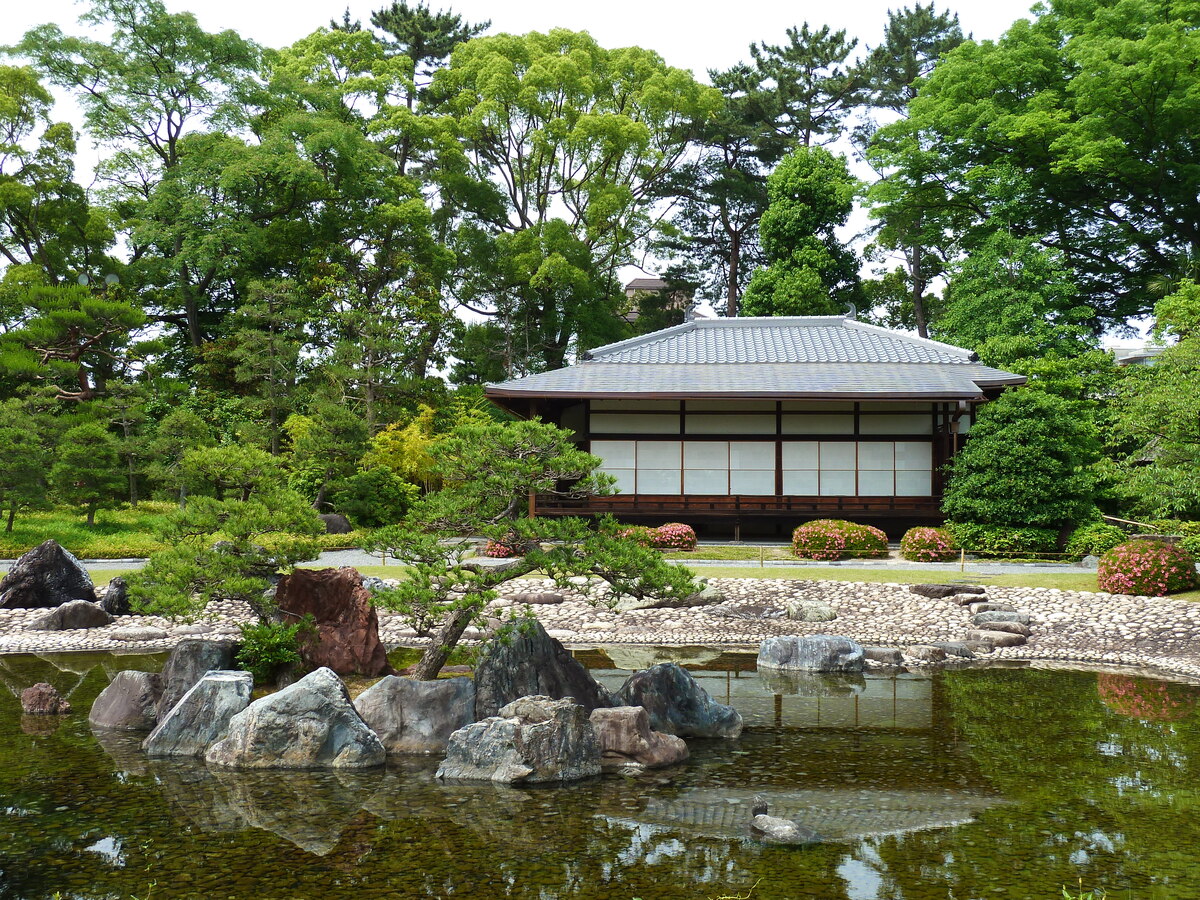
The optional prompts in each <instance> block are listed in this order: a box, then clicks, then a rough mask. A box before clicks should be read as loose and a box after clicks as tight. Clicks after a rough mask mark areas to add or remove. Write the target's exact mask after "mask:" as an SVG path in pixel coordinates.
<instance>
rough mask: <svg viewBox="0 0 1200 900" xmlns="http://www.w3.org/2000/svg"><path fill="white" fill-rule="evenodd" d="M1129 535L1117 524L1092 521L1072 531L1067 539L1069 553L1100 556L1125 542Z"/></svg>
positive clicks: (1072, 554)
mask: <svg viewBox="0 0 1200 900" xmlns="http://www.w3.org/2000/svg"><path fill="white" fill-rule="evenodd" d="M1127 537H1128V535H1127V534H1126V533H1125V532H1124V531H1122V530H1121V529H1120V528H1118V527H1117V526H1116V525H1108V524H1105V523H1104V522H1092V523H1091V524H1090V525H1081V526H1080V527H1078V528H1076V529H1075V530H1074V531H1072V532H1071V537H1070V538H1069V539H1068V540H1067V553H1069V554H1070V555H1071V556H1100V555H1101V554H1102V553H1105V552H1107V551H1108V550H1111V549H1112V548H1113V547H1115V546H1117V544H1123V543H1125V539H1126V538H1127Z"/></svg>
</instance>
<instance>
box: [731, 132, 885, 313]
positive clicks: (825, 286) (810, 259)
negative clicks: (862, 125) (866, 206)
mask: <svg viewBox="0 0 1200 900" xmlns="http://www.w3.org/2000/svg"><path fill="white" fill-rule="evenodd" d="M857 191H858V181H857V180H856V179H855V178H854V177H853V176H851V175H850V172H849V170H848V168H847V166H846V160H845V159H844V158H843V157H840V156H834V155H833V154H832V153H830V152H829V151H828V150H825V149H823V148H821V147H798V148H797V149H796V150H794V151H792V152H791V153H790V154H788V156H786V157H785V158H784V160H783V162H781V163H780V164H779V166H778V167H777V168H776V169H775V171H774V172H772V173H771V176H770V177H769V178H768V179H767V193H768V196H769V197H770V206H768V207H767V211H766V212H764V213H763V216H762V221H761V222H760V223H759V231H760V234H761V237H762V244H763V251H764V253H765V254H766V256H767V259H768V260H769V261H770V262H769V264H768V265H767V266H766V267H764V268H760V269H759V270H758V271H756V272H755V273H754V276H753V277H752V278H751V279H750V286H749V287H748V288H747V289H746V295H745V297H744V299H743V303H742V309H743V312H745V313H746V314H747V315H751V316H788V315H791V316H799V315H838V314H840V313H843V312H845V310H846V306H847V304H850V303H858V302H861V300H860V292H861V287H860V284H859V278H858V259H857V257H856V256H855V254H854V253H853V252H852V251H851V250H849V249H848V248H847V247H845V246H844V245H843V244H842V243H841V242H840V241H839V240H838V237H837V234H836V229H837V228H838V227H840V226H842V225H845V224H846V221H847V220H848V219H849V217H850V212H851V210H852V208H853V205H854V196H855V194H856V193H857Z"/></svg>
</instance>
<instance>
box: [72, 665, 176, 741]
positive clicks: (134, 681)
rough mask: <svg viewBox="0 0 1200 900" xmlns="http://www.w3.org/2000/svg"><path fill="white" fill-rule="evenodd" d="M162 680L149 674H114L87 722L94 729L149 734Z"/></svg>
mask: <svg viewBox="0 0 1200 900" xmlns="http://www.w3.org/2000/svg"><path fill="white" fill-rule="evenodd" d="M161 696H162V679H161V678H160V677H159V676H158V675H156V674H153V673H151V672H135V671H133V670H132V669H126V670H125V671H124V672H118V673H117V674H116V676H114V677H113V680H112V681H111V682H109V685H108V687H106V688H105V689H104V690H102V691H101V692H100V696H98V697H97V698H96V702H95V703H93V704H92V711H91V712H90V713H89V714H88V721H89V722H90V723H91V724H92V726H93V727H95V728H108V729H112V730H114V731H149V730H150V729H151V728H153V727H154V722H155V719H156V718H157V716H158V700H159V698H160V697H161Z"/></svg>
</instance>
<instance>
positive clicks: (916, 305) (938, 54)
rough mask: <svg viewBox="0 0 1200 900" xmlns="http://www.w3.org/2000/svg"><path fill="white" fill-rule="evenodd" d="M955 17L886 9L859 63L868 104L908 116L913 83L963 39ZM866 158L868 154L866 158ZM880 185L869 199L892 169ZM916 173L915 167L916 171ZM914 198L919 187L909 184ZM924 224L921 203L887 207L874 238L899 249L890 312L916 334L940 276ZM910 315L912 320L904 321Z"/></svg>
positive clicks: (882, 190) (876, 194)
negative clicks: (900, 283) (875, 41)
mask: <svg viewBox="0 0 1200 900" xmlns="http://www.w3.org/2000/svg"><path fill="white" fill-rule="evenodd" d="M963 40H964V38H963V33H962V28H961V27H960V26H959V23H958V15H957V14H954V13H950V12H941V13H939V12H936V11H935V9H934V4H932V3H930V4H929V6H922V5H921V4H920V3H918V4H916V5H915V6H914V7H913V8H912V9H909V8H908V7H907V6H906V7H904V8H903V9H900V10H889V11H888V21H887V24H886V25H885V26H884V30H883V43H881V44H879V46H877V47H873V48H872V49H871V51H870V52H869V53H868V54H867V56H866V58H865V59H864V60H863V61H862V63H861V64H860V67H859V73H860V77H861V79H862V82H863V85H864V98H865V101H866V103H867V105H868V106H870V107H872V108H874V109H876V110H880V111H884V113H885V115H890V116H897V115H898V116H901V117H904V116H907V114H908V105H909V103H911V102H912V100H913V99H914V98H915V97H916V95H917V85H918V83H919V82H920V80H921V79H924V78H928V77H929V75H930V73H931V72H932V71H933V68H934V66H935V65H937V63H938V60H939V59H941V58H942V56H944V55H945V54H946V53H948V52H949V51H951V50H953V49H954V48H955V47H957V46H958V45H959V44H961V43H962V42H963ZM874 129H875V124H874V122H871V123H869V124H868V125H867V126H865V127H864V128H863V129H862V130H861V131H860V132H859V135H858V138H859V140H860V142H864V143H869V141H870V136H871V134H872V132H873V131H874ZM868 158H871V157H870V156H868ZM882 174H883V178H882V180H881V183H879V184H876V185H873V186H872V188H871V192H870V193H869V194H868V196H869V197H873V198H875V199H876V200H879V201H883V200H884V199H886V198H888V197H889V196H890V195H891V193H892V191H893V189H894V187H895V186H894V185H891V184H888V185H886V187H885V186H884V184H883V183H882V182H886V181H887V179H888V177H889V175H890V174H891V173H888V172H884V173H882ZM912 174H917V175H919V174H920V172H919V170H917V171H916V172H915V173H910V175H912ZM908 187H909V188H911V189H912V193H913V194H914V195H915V196H914V199H915V200H918V199H919V194H920V191H919V190H918V188H919V187H920V186H919V185H910V186H908ZM926 240H927V235H926V227H925V222H924V218H923V216H922V209H921V206H920V203H919V202H918V203H916V204H914V205H907V204H906V205H899V206H897V205H890V206H889V207H888V215H886V216H885V217H884V218H883V219H882V221H881V222H880V224H879V227H878V230H877V231H876V237H875V241H876V244H877V245H878V247H879V248H880V249H881V250H882V251H884V252H885V253H889V254H890V253H898V254H899V255H900V257H901V258H902V259H903V261H904V268H903V270H902V271H903V272H904V274H905V280H906V281H907V288H908V290H907V291H905V292H903V293H895V294H894V295H889V296H888V298H887V299H888V300H890V301H891V302H890V303H888V306H889V315H890V316H891V318H892V319H893V320H894V321H895V322H896V323H897V324H902V325H906V326H910V327H913V328H915V329H916V331H917V334H919V335H920V336H921V337H929V318H930V317H929V311H928V309H927V306H928V302H929V301H928V297H927V290H928V288H929V285H930V282H931V281H932V280H933V279H934V278H936V277H937V276H938V275H940V274H941V272H942V269H943V265H942V261H941V260H940V258H939V257H938V255H937V252H936V249H935V250H934V251H933V252H931V251H930V249H929V248H928V247H927V246H926ZM909 319H911V321H908V320H909Z"/></svg>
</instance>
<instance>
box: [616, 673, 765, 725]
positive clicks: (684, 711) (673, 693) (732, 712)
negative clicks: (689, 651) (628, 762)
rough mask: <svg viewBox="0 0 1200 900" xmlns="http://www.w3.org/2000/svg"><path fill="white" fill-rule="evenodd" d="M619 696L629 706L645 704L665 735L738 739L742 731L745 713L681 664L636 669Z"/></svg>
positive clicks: (647, 710) (618, 693) (653, 723)
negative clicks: (719, 700) (722, 699)
mask: <svg viewBox="0 0 1200 900" xmlns="http://www.w3.org/2000/svg"><path fill="white" fill-rule="evenodd" d="M617 697H618V698H619V699H620V701H621V702H622V703H624V704H626V705H628V706H641V707H644V708H645V710H646V712H647V713H649V716H650V727H651V728H653V729H654V730H655V731H661V732H663V733H664V734H676V735H679V736H680V737H715V738H736V737H737V736H738V735H740V734H741V733H742V716H741V714H740V713H739V712H738V711H737V710H736V709H734V708H733V707H732V706H725V705H723V704H721V703H717V702H716V701H715V700H713V699H712V697H710V696H709V695H708V691H706V690H704V688H703V687H701V686H700V684H699V682H697V681H696V679H695V678H693V677H692V675H691V673H690V672H688V670H687V669H685V668H683V666H681V665H679V664H678V663H660V664H659V665H657V666H651V667H650V668H649V669H646V670H645V671H643V672H634V673H633V674H632V675H630V676H629V678H628V679H626V681H625V683H624V684H623V685H621V689H620V690H619V691H618V692H617Z"/></svg>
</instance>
